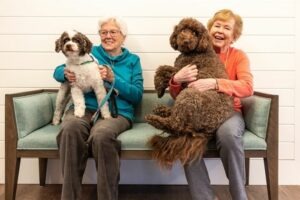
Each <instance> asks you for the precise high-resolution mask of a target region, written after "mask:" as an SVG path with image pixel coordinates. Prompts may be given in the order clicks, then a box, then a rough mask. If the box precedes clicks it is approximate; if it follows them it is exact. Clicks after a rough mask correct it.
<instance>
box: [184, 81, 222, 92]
mask: <svg viewBox="0 0 300 200" xmlns="http://www.w3.org/2000/svg"><path fill="white" fill-rule="evenodd" d="M188 87H190V88H195V89H197V90H199V91H200V92H204V91H206V90H215V89H217V80H216V79H213V78H206V79H198V80H197V81H194V82H191V83H190V84H188Z"/></svg>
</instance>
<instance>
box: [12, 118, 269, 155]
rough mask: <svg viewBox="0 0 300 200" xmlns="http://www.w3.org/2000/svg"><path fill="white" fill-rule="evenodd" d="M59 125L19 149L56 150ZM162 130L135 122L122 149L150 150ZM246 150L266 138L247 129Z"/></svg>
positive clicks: (262, 147)
mask: <svg viewBox="0 0 300 200" xmlns="http://www.w3.org/2000/svg"><path fill="white" fill-rule="evenodd" d="M59 128H60V127H59V126H53V125H51V124H48V125H47V126H45V127H42V128H40V129H38V130H35V131H33V132H32V133H31V134H29V135H27V136H26V137H23V138H21V139H19V140H18V149H19V150H56V149H57V148H58V147H57V143H56V136H57V134H58V132H59ZM160 133H161V131H160V130H158V129H155V128H153V127H152V126H151V125H149V124H147V123H135V124H134V125H133V128H132V129H130V130H128V131H125V132H123V133H122V134H121V135H120V136H119V137H118V139H119V140H120V141H121V143H122V150H150V148H149V146H148V145H147V141H148V139H149V138H150V137H151V136H153V135H154V134H160ZM243 140H244V146H245V150H253V149H255V150H265V149H266V147H267V145H266V142H265V140H264V139H262V138H260V137H258V136H256V135H255V134H254V133H252V132H250V131H248V130H247V131H246V132H245V134H244V137H243ZM208 149H216V146H215V142H214V141H211V142H210V144H209V145H208Z"/></svg>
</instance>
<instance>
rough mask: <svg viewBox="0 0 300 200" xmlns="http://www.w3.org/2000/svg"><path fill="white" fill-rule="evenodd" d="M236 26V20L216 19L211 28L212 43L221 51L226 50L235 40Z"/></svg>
mask: <svg viewBox="0 0 300 200" xmlns="http://www.w3.org/2000/svg"><path fill="white" fill-rule="evenodd" d="M234 26H235V20H234V19H233V18H229V19H228V20H226V21H224V20H216V21H215V22H214V23H213V24H212V27H211V28H210V30H209V34H210V37H211V39H212V43H213V45H214V47H215V48H218V49H220V51H221V52H226V51H227V49H228V48H229V46H230V45H231V44H232V43H233V42H234Z"/></svg>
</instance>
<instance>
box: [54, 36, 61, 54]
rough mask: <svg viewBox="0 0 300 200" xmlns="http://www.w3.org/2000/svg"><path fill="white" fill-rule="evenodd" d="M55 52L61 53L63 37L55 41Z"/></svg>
mask: <svg viewBox="0 0 300 200" xmlns="http://www.w3.org/2000/svg"><path fill="white" fill-rule="evenodd" d="M55 51H56V52H57V53H58V52H60V51H61V37H60V38H58V39H57V40H56V41H55Z"/></svg>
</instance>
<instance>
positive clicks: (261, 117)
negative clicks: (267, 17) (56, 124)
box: [13, 91, 271, 139]
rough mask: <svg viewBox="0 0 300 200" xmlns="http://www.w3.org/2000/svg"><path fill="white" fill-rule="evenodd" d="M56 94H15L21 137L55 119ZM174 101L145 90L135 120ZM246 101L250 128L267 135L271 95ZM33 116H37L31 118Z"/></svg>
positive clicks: (247, 127)
mask: <svg viewBox="0 0 300 200" xmlns="http://www.w3.org/2000/svg"><path fill="white" fill-rule="evenodd" d="M55 98H56V92H42V93H36V94H30V95H26V96H20V97H14V98H13V104H14V112H15V113H14V114H15V116H16V117H15V118H16V124H17V131H18V138H22V137H25V136H26V135H28V134H30V133H31V132H32V131H34V130H36V129H38V128H40V127H43V126H45V125H47V124H49V123H51V121H52V116H53V113H54V108H55ZM172 103H173V100H172V98H171V97H170V95H169V94H165V95H164V97H163V98H161V99H160V98H158V97H157V94H156V93H155V91H145V93H144V94H143V100H142V102H141V103H140V104H139V105H138V106H136V108H135V119H134V122H135V123H143V122H145V120H144V117H145V115H146V114H148V113H151V111H152V110H153V108H155V107H156V106H157V105H159V104H163V105H171V104H172ZM242 104H243V115H244V119H245V123H246V129H248V130H249V131H251V132H253V133H254V134H256V135H257V136H259V137H261V138H264V139H265V138H266V132H267V125H268V117H269V112H270V105H271V99H270V98H265V97H260V96H255V95H254V96H251V97H248V98H244V99H242ZM33 118H34V119H35V120H31V119H33Z"/></svg>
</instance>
